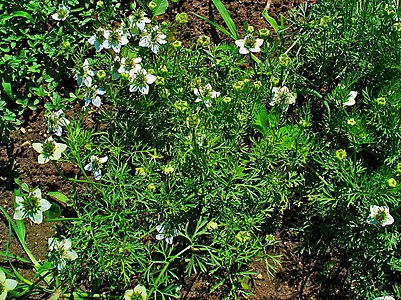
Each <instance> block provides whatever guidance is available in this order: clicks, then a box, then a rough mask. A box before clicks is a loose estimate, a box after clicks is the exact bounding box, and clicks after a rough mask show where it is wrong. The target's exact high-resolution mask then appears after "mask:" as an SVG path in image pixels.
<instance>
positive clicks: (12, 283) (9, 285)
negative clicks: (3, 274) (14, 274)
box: [4, 279, 18, 292]
mask: <svg viewBox="0 0 401 300" xmlns="http://www.w3.org/2000/svg"><path fill="white" fill-rule="evenodd" d="M17 284H18V282H17V281H16V280H14V279H7V280H6V281H5V282H4V288H5V290H6V291H7V292H8V291H12V290H13V289H15V288H16V287H17Z"/></svg>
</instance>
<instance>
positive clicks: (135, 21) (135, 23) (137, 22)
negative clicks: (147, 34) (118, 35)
mask: <svg viewBox="0 0 401 300" xmlns="http://www.w3.org/2000/svg"><path fill="white" fill-rule="evenodd" d="M128 20H129V26H130V27H131V28H133V29H135V28H138V29H140V30H144V28H145V25H146V24H147V23H150V22H151V20H150V19H149V18H147V17H145V13H144V12H143V11H142V10H139V9H138V10H136V11H134V12H133V13H132V15H130V16H129V17H128Z"/></svg>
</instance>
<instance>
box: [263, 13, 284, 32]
mask: <svg viewBox="0 0 401 300" xmlns="http://www.w3.org/2000/svg"><path fill="white" fill-rule="evenodd" d="M262 16H264V17H265V19H266V21H267V22H269V24H270V25H271V27H273V29H274V31H275V32H276V33H277V34H278V31H279V29H280V27H279V26H278V24H277V22H276V20H275V19H273V18H272V17H270V16H269V13H268V12H267V10H263V11H262Z"/></svg>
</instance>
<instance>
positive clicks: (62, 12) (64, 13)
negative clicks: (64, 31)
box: [52, 5, 70, 21]
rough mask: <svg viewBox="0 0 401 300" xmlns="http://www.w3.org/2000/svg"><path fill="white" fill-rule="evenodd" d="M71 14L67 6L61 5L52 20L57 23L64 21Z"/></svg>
mask: <svg viewBox="0 0 401 300" xmlns="http://www.w3.org/2000/svg"><path fill="white" fill-rule="evenodd" d="M69 14H70V9H69V8H68V7H67V6H64V5H60V6H59V7H58V9H57V11H56V12H55V13H54V14H52V18H53V19H54V20H56V21H64V20H65V19H67V17H68V15H69Z"/></svg>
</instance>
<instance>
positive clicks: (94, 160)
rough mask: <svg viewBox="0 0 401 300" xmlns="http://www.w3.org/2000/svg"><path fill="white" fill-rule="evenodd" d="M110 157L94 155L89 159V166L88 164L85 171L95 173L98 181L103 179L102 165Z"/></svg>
mask: <svg viewBox="0 0 401 300" xmlns="http://www.w3.org/2000/svg"><path fill="white" fill-rule="evenodd" d="M107 159H108V157H107V156H105V157H100V158H99V157H97V156H96V155H92V156H91V157H90V159H89V164H87V165H86V166H85V167H84V169H85V170H86V171H93V174H94V176H95V179H96V180H99V179H100V178H102V170H100V167H101V164H104V163H105V162H106V161H107Z"/></svg>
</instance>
